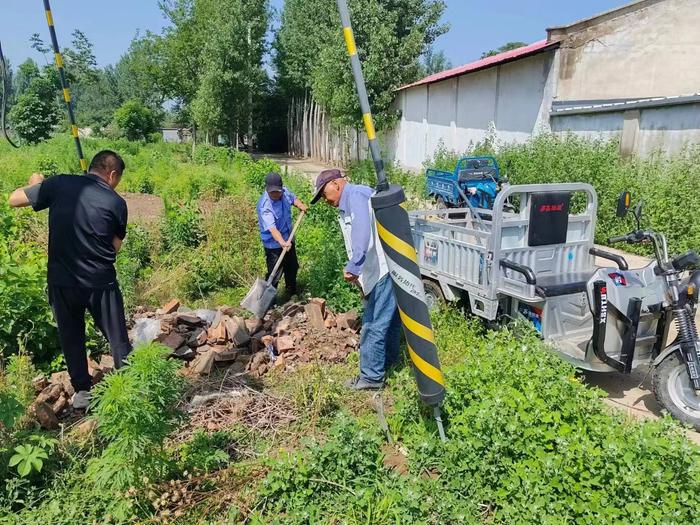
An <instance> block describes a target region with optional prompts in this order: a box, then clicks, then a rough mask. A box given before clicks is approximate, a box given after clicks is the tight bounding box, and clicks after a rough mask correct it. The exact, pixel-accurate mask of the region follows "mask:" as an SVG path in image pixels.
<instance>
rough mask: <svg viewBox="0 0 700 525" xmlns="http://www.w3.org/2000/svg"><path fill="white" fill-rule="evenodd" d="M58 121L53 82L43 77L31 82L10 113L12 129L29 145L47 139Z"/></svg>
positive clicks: (37, 77)
mask: <svg viewBox="0 0 700 525" xmlns="http://www.w3.org/2000/svg"><path fill="white" fill-rule="evenodd" d="M59 119H60V117H59V113H58V105H57V104H56V97H55V90H54V86H53V82H52V81H51V80H50V79H48V78H46V77H44V76H36V77H34V78H33V79H32V80H31V82H30V83H29V86H28V87H27V89H26V90H25V91H24V93H22V94H21V95H20V96H19V97H18V98H17V102H16V103H15V105H14V106H13V107H12V111H11V112H10V121H11V122H12V128H13V129H14V131H15V132H16V133H17V135H19V136H20V138H21V139H22V140H24V141H25V142H27V143H30V144H34V143H36V142H40V141H42V140H46V139H47V138H49V137H50V136H51V132H52V131H53V128H54V126H56V124H58V122H59Z"/></svg>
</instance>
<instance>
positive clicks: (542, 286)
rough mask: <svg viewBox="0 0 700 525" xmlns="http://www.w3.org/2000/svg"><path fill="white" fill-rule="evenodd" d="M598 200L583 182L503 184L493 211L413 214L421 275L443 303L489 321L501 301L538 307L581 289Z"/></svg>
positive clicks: (589, 264) (590, 264) (590, 266)
mask: <svg viewBox="0 0 700 525" xmlns="http://www.w3.org/2000/svg"><path fill="white" fill-rule="evenodd" d="M596 208H597V198H596V194H595V191H594V190H593V188H592V187H591V186H590V185H589V184H583V183H571V184H531V185H515V186H506V187H505V188H504V189H503V190H502V191H501V192H500V193H499V194H498V196H497V197H496V200H495V202H494V206H493V209H492V210H487V209H476V210H474V212H475V213H473V212H472V211H471V210H470V209H469V208H460V209H446V210H424V211H414V212H411V213H410V214H409V215H410V220H411V227H412V231H413V236H414V241H415V245H416V250H417V253H418V262H419V266H420V269H421V273H422V275H423V276H424V277H425V278H427V279H431V280H433V281H436V282H437V283H439V284H440V287H441V289H442V291H443V294H444V295H445V298H446V299H448V300H454V299H456V298H458V297H459V296H460V295H463V294H462V292H466V293H467V295H468V300H469V304H470V306H471V308H472V312H473V313H475V314H477V315H480V316H482V317H485V318H487V319H491V320H492V319H495V318H496V316H497V314H498V311H499V307H500V308H501V313H508V312H507V311H504V308H505V307H504V304H503V303H504V299H505V298H514V299H517V300H519V301H522V302H525V303H532V304H537V303H539V302H540V301H542V299H543V298H544V297H559V296H565V295H572V294H579V293H582V292H584V289H585V283H586V281H587V280H588V278H589V277H590V275H592V273H593V271H594V270H595V265H594V257H593V255H592V253H591V249H593V248H594V244H593V235H594V231H595V216H596Z"/></svg>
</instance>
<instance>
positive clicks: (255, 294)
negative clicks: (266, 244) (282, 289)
mask: <svg viewBox="0 0 700 525" xmlns="http://www.w3.org/2000/svg"><path fill="white" fill-rule="evenodd" d="M304 213H305V212H303V211H302V212H301V213H299V218H298V219H297V222H296V223H295V224H294V228H293V229H292V233H291V235H290V236H289V239H287V240H288V241H289V244H290V246H291V244H292V241H293V240H294V235H295V234H296V232H297V229H298V228H299V224H301V220H302V219H303V218H304ZM288 251H289V248H284V249H283V250H282V253H281V254H280V256H279V259H277V263H275V267H274V268H273V269H272V272H270V277H268V279H267V281H266V280H264V279H260V278H258V279H255V283H254V284H253V287H252V288H251V289H250V291H249V292H248V295H246V296H245V298H244V299H243V300H242V301H241V306H242V307H243V308H245V309H246V310H248V311H249V312H250V313H252V314H253V315H254V316H255V317H257V318H258V319H262V318H263V317H265V313H267V311H268V310H269V309H270V307H271V306H272V303H273V302H274V300H275V297H276V296H277V288H275V287H274V286H273V285H272V283H273V282H275V276H276V275H277V272H279V269H280V266H282V261H283V260H284V256H285V255H286V254H287V252H288Z"/></svg>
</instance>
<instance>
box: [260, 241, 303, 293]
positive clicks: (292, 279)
mask: <svg viewBox="0 0 700 525" xmlns="http://www.w3.org/2000/svg"><path fill="white" fill-rule="evenodd" d="M280 255H282V248H265V262H266V263H267V275H266V276H265V279H266V280H267V279H269V278H270V274H271V273H272V269H273V268H274V267H275V264H277V260H278V259H279V258H280ZM282 271H283V272H284V284H285V287H286V288H287V290H288V291H289V292H291V293H296V291H297V272H298V271H299V261H298V260H297V249H296V246H295V245H294V243H292V247H291V248H290V249H289V251H288V252H287V253H286V254H285V256H284V260H283V261H282ZM281 277H282V272H281V271H279V270H278V271H277V276H276V277H275V280H274V281H273V282H272V285H273V286H274V287H275V288H276V287H277V283H279V281H280V278H281Z"/></svg>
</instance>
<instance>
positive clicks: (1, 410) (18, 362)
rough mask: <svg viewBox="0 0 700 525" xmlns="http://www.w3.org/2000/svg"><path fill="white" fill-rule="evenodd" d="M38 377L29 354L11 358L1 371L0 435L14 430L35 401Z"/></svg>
mask: <svg viewBox="0 0 700 525" xmlns="http://www.w3.org/2000/svg"><path fill="white" fill-rule="evenodd" d="M36 375H37V371H36V368H35V367H34V365H33V364H32V360H31V358H30V357H29V356H28V355H27V354H16V355H13V356H10V357H9V359H8V360H7V363H6V366H5V367H4V369H0V423H2V426H0V435H2V429H3V427H4V430H6V431H10V430H12V429H13V427H14V426H15V424H16V423H17V421H19V420H20V419H21V417H22V416H23V415H24V414H25V412H26V410H27V407H29V405H30V403H31V402H32V401H34V387H33V386H32V379H34V378H35V377H36ZM0 472H2V471H1V470H0Z"/></svg>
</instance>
